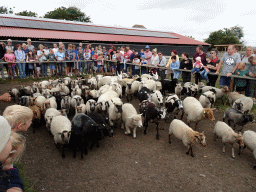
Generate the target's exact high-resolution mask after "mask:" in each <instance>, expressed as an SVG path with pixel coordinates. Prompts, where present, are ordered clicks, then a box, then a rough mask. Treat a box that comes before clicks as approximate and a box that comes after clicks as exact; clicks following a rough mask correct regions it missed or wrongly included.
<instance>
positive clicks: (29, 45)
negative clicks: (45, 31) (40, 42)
mask: <svg viewBox="0 0 256 192" xmlns="http://www.w3.org/2000/svg"><path fill="white" fill-rule="evenodd" d="M27 44H28V45H27V48H28V49H29V50H31V51H33V49H34V48H35V47H34V45H31V39H28V40H27Z"/></svg>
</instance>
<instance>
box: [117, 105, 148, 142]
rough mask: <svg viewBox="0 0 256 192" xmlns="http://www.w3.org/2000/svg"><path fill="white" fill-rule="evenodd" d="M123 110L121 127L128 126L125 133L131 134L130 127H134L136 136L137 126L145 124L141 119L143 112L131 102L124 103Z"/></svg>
mask: <svg viewBox="0 0 256 192" xmlns="http://www.w3.org/2000/svg"><path fill="white" fill-rule="evenodd" d="M122 111H123V112H122V126H121V128H123V129H124V128H126V131H125V134H130V133H131V130H130V128H133V137H134V138H136V128H137V127H139V128H140V127H142V126H143V125H142V119H141V115H142V114H138V113H137V111H136V109H135V108H134V107H133V105H132V104H130V103H125V104H123V106H122Z"/></svg>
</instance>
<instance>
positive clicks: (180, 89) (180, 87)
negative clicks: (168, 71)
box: [175, 83, 182, 98]
mask: <svg viewBox="0 0 256 192" xmlns="http://www.w3.org/2000/svg"><path fill="white" fill-rule="evenodd" d="M181 91H182V86H181V84H180V83H178V84H177V85H176V87H175V94H176V95H177V96H178V97H179V98H180V97H181Z"/></svg>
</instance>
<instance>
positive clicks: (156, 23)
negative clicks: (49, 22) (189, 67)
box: [2, 0, 256, 47]
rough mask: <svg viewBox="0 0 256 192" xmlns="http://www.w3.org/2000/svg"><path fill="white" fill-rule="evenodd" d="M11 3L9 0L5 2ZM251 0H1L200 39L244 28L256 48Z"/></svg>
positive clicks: (247, 40)
mask: <svg viewBox="0 0 256 192" xmlns="http://www.w3.org/2000/svg"><path fill="white" fill-rule="evenodd" d="M8 2H10V3H8ZM255 4H256V1H253V0H243V1H237V0H130V1H120V0H108V1H106V0H105V1H104V0H84V1H82V0H59V1H56V0H55V1H50V0H43V1H35V0H33V1H31V0H26V1H20V0H19V1H17V0H13V1H4V4H2V5H4V6H8V7H13V6H15V8H14V12H20V11H23V10H28V11H34V12H36V13H38V15H39V16H43V15H44V14H45V13H46V12H47V11H52V10H54V9H55V8H58V7H60V6H65V7H68V6H76V7H78V8H80V9H81V10H82V11H83V12H85V13H86V14H87V15H89V16H90V17H91V20H92V22H93V23H94V24H100V25H108V26H122V27H132V26H133V25H134V24H141V25H144V26H145V27H146V28H147V29H152V30H161V31H170V32H175V33H179V34H181V35H187V36H193V37H194V38H195V39H196V40H200V41H203V40H204V39H206V38H207V37H208V36H209V34H210V33H211V32H213V31H217V30H219V29H223V28H230V27H233V26H235V25H239V26H241V27H243V30H244V38H243V41H244V42H245V44H246V45H247V46H249V45H251V46H254V47H256V38H255V35H254V34H255V29H256V27H255V16H256V9H255Z"/></svg>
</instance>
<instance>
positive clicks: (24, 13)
mask: <svg viewBox="0 0 256 192" xmlns="http://www.w3.org/2000/svg"><path fill="white" fill-rule="evenodd" d="M15 15H21V16H29V17H37V16H38V15H37V13H35V12H32V11H27V10H25V11H22V12H19V13H15Z"/></svg>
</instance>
